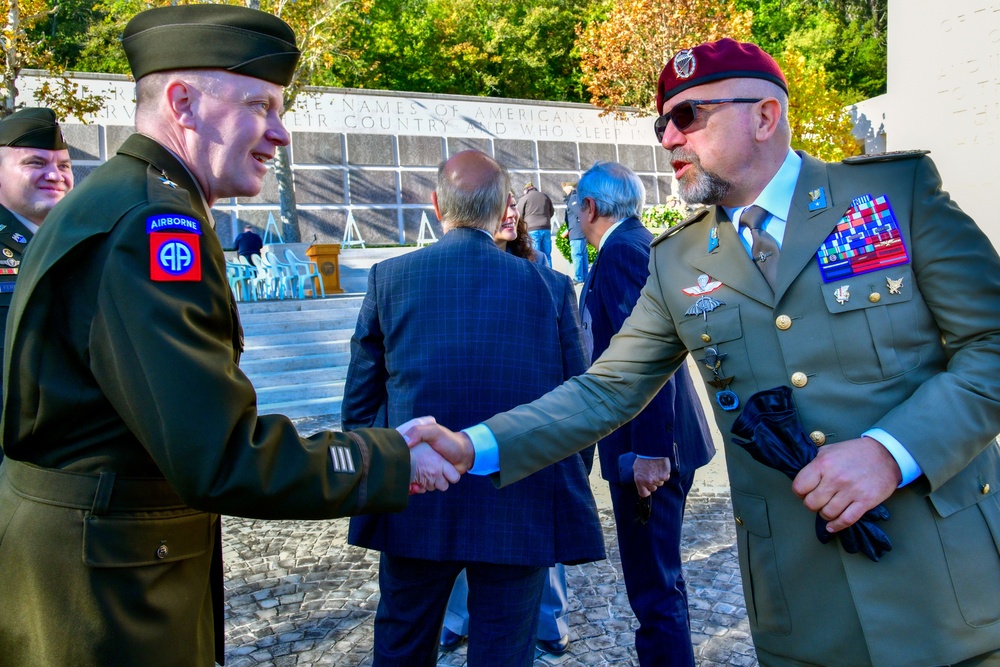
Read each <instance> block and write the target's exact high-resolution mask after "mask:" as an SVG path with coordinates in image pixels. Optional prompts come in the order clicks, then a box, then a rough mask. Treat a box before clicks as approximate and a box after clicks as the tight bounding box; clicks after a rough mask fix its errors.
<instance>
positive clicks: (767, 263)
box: [740, 206, 781, 290]
mask: <svg viewBox="0 0 1000 667" xmlns="http://www.w3.org/2000/svg"><path fill="white" fill-rule="evenodd" d="M766 219H767V211H765V210H764V209H762V208H761V207H760V206H750V207H748V208H747V209H746V210H745V211H743V215H741V216H740V228H741V231H742V228H743V227H748V228H749V229H750V238H751V239H753V244H752V245H751V246H750V254H751V255H752V256H753V261H754V263H755V264H756V265H757V268H758V269H760V272H761V273H762V274H763V275H764V279H765V280H767V284H768V285H770V286H771V289H772V290H773V289H774V285H775V282H776V278H777V276H778V255H779V254H780V253H781V249H780V248H778V242H777V241H775V240H774V237H773V236H771V235H770V234H768V233H767V232H766V231H764V228H763V224H764V220H766Z"/></svg>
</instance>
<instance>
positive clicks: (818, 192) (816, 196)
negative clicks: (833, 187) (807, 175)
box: [809, 188, 826, 211]
mask: <svg viewBox="0 0 1000 667" xmlns="http://www.w3.org/2000/svg"><path fill="white" fill-rule="evenodd" d="M824 208H826V190H824V189H823V188H816V189H815V190H810V191H809V210H810V211H822V210H823V209H824Z"/></svg>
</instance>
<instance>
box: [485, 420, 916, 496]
mask: <svg viewBox="0 0 1000 667" xmlns="http://www.w3.org/2000/svg"><path fill="white" fill-rule="evenodd" d="M861 435H866V436H868V437H869V438H871V439H872V440H877V441H878V442H879V444H880V445H882V446H883V447H885V448H886V449H887V450H889V453H890V454H891V455H892V458H894V459H896V465H898V466H899V472H901V473H902V474H903V481H902V482H900V483H899V486H898V487H896V488H898V489H901V488H903V487H904V486H906V485H907V484H909V483H910V482H912V481H913V480H915V479H916V478H917V477H920V476H921V475H923V474H924V471H923V470H921V469H920V466H919V465H917V461H916V459H914V458H913V456H911V455H910V452H908V451H906V447H904V446H903V445H902V444H901V443H900V442H899V440H896V438H894V437H892V436H891V435H889V434H888V433H886V432H885V431H883V430H882V429H880V428H873V429H869V430H867V431H865V432H864V433H862V434H861ZM494 442H496V441H495V440H494Z"/></svg>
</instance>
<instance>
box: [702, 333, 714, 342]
mask: <svg viewBox="0 0 1000 667" xmlns="http://www.w3.org/2000/svg"><path fill="white" fill-rule="evenodd" d="M701 339H702V340H703V341H705V342H706V343H711V342H712V337H711V336H709V335H708V334H707V333H703V334H702V335H701Z"/></svg>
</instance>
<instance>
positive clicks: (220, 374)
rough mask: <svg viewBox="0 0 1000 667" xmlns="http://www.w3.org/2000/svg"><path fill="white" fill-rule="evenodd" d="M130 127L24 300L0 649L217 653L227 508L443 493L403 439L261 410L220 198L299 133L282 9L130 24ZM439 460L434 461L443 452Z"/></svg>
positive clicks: (62, 226) (251, 190)
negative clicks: (308, 431) (290, 105)
mask: <svg viewBox="0 0 1000 667" xmlns="http://www.w3.org/2000/svg"><path fill="white" fill-rule="evenodd" d="M123 43H124V46H125V50H126V54H127V55H128V58H129V63H130V65H131V67H132V72H133V74H134V76H135V78H136V80H137V99H138V106H137V110H136V129H137V130H138V133H137V134H134V135H132V136H131V137H129V138H128V139H127V140H126V141H125V143H124V144H123V145H122V147H121V149H119V151H118V154H117V156H115V157H114V158H112V159H111V160H109V161H108V162H107V163H106V164H105V165H103V166H102V167H100V168H98V169H97V170H95V171H94V173H93V174H91V175H90V176H89V177H88V178H87V181H86V182H85V183H84V184H83V185H82V186H81V187H79V188H77V189H76V190H75V191H74V192H73V193H72V194H71V195H70V196H69V197H68V198H67V199H66V200H64V201H63V202H61V203H60V205H59V206H57V207H56V208H55V209H53V211H52V213H51V214H50V215H49V217H48V219H47V220H46V222H45V225H44V226H43V227H42V229H41V230H40V232H39V233H38V235H37V236H36V237H35V239H34V240H33V241H32V242H31V245H30V246H29V247H28V251H27V253H26V255H25V258H24V263H23V264H22V271H21V274H20V276H19V280H18V288H17V291H16V293H15V295H14V300H13V303H12V305H11V311H10V318H9V322H8V324H9V328H8V337H7V343H8V345H7V357H6V364H7V373H6V386H7V395H6V404H5V410H4V415H5V416H4V421H3V425H2V434H3V446H4V450H5V451H6V454H7V459H6V460H5V461H4V463H3V467H2V468H0V591H2V593H0V600H2V603H0V656H2V657H0V662H3V663H4V664H5V665H67V666H69V665H73V666H74V667H78V666H81V665H94V666H97V665H102V666H107V665H212V664H213V662H214V661H215V660H218V661H219V662H222V659H223V651H222V644H223V636H222V631H221V620H222V610H223V600H222V570H221V550H220V541H219V539H220V531H219V517H218V516H217V515H218V514H233V515H240V516H249V517H261V518H272V519H275V518H298V519H320V518H329V517H335V516H344V515H348V514H355V513H359V512H369V511H394V510H400V509H402V508H404V507H405V506H406V504H407V496H408V489H409V487H410V483H411V474H415V473H416V475H415V477H416V479H415V480H414V481H415V482H417V484H418V485H421V486H422V487H427V486H437V487H446V486H447V478H446V477H445V476H444V475H445V474H450V475H451V476H452V477H453V478H454V479H457V473H455V472H454V470H451V471H446V470H445V469H444V467H443V466H441V465H440V462H441V459H440V457H438V455H437V454H435V453H434V452H433V451H432V450H430V448H428V447H427V446H426V445H423V446H422V447H423V449H415V450H413V452H412V453H411V450H409V449H408V448H407V445H406V443H405V442H404V439H403V437H402V436H401V435H400V434H399V433H397V432H396V431H395V430H387V429H371V430H359V431H356V432H353V433H348V434H342V433H320V434H318V435H316V436H313V437H311V438H308V439H305V438H300V437H299V436H298V434H297V433H296V431H295V429H294V427H293V426H292V425H291V423H290V422H289V421H288V419H286V418H285V417H281V416H267V417H262V416H258V414H257V408H256V396H255V394H254V390H253V387H252V386H251V385H250V382H249V381H248V380H247V378H246V376H245V375H243V373H242V372H241V371H240V370H239V368H238V366H237V361H238V360H239V356H240V351H241V341H240V339H241V329H240V324H239V321H238V318H237V311H236V307H235V304H234V302H233V299H232V295H231V293H230V291H229V288H228V283H227V281H226V275H225V264H224V259H223V254H222V248H221V247H220V244H219V240H218V238H217V237H216V235H215V232H214V231H213V229H212V218H211V212H210V207H211V205H212V204H213V203H214V202H216V201H217V200H219V199H220V198H225V197H233V196H239V197H250V196H253V195H255V194H257V193H258V192H259V190H260V187H261V181H262V179H263V177H264V174H265V172H266V170H267V168H266V166H265V163H266V162H267V161H268V160H269V159H270V158H271V157H273V155H274V152H275V149H276V147H277V146H280V145H283V144H287V143H288V141H289V135H288V133H287V132H286V130H285V128H284V127H283V126H282V124H281V121H280V119H279V113H280V111H281V107H282V88H281V87H282V86H283V85H285V84H287V83H288V82H289V80H290V79H291V76H292V72H293V70H294V68H295V65H296V62H297V60H298V57H299V51H298V49H297V48H296V47H295V36H294V34H293V33H292V31H291V29H290V28H289V27H288V26H287V25H286V24H285V23H284V22H282V21H281V20H279V19H277V18H276V17H274V16H271V15H269V14H265V13H262V12H258V11H255V10H250V9H246V8H242V7H235V6H226V5H207V4H206V5H185V6H173V7H165V8H160V9H152V10H149V11H146V12H142V13H140V14H138V15H137V16H136V17H135V18H134V19H133V20H132V21H131V22H130V23H129V24H128V26H127V28H126V30H125V35H124V39H123ZM432 456H433V457H434V458H431V457H432Z"/></svg>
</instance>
